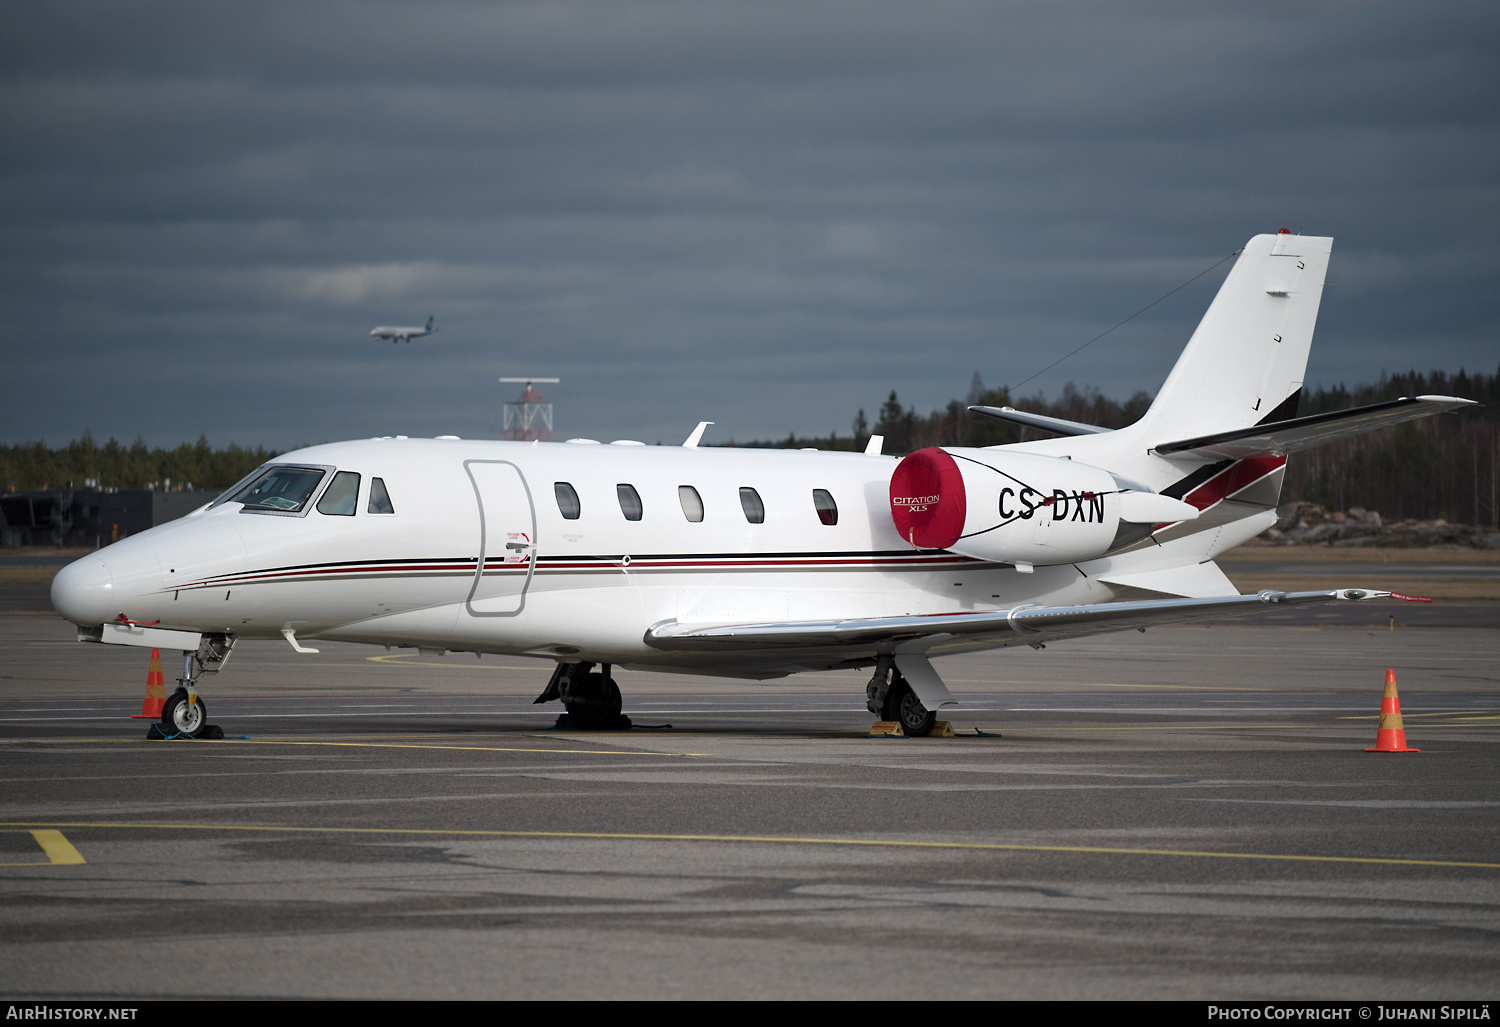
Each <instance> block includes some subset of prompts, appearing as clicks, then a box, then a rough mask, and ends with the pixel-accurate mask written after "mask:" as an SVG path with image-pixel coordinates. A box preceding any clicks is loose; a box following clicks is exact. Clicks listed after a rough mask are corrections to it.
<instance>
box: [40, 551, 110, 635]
mask: <svg viewBox="0 0 1500 1027" xmlns="http://www.w3.org/2000/svg"><path fill="white" fill-rule="evenodd" d="M113 594H114V578H113V577H112V576H111V575H110V573H109V565H108V564H107V563H105V562H104V561H103V560H101V559H100V558H99V557H97V556H85V557H84V558H83V559H81V560H74V561H73V562H72V563H70V564H68V565H67V566H66V567H64V568H63V569H62V570H60V571H58V572H57V577H55V578H53V579H52V606H53V608H54V609H56V610H57V612H58V613H60V614H62V615H63V616H64V617H66V618H67V619H68V620H70V621H72V622H73V623H74V624H102V623H104V622H105V621H107V620H109V619H110V618H112V617H113V616H114V613H113V612H111V611H110V605H111V603H112V601H113Z"/></svg>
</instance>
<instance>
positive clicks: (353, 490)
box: [318, 471, 359, 517]
mask: <svg viewBox="0 0 1500 1027" xmlns="http://www.w3.org/2000/svg"><path fill="white" fill-rule="evenodd" d="M357 502H359V475H357V474H355V473H354V472H353V471H340V472H339V473H338V474H335V475H334V476H333V481H331V482H329V483H328V487H327V488H326V489H324V490H323V498H322V499H320V500H318V513H320V514H329V515H330V516H333V517H353V516H354V505H355V504H356V503H357Z"/></svg>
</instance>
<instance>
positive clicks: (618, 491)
mask: <svg viewBox="0 0 1500 1027" xmlns="http://www.w3.org/2000/svg"><path fill="white" fill-rule="evenodd" d="M615 495H617V496H619V497H620V512H621V513H622V514H624V515H625V519H626V520H627V521H638V520H640V519H641V514H642V513H643V512H644V511H643V508H642V507H641V494H640V493H639V492H637V491H636V490H635V486H634V485H616V486H615Z"/></svg>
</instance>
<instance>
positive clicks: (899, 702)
mask: <svg viewBox="0 0 1500 1027" xmlns="http://www.w3.org/2000/svg"><path fill="white" fill-rule="evenodd" d="M880 715H881V717H882V718H883V719H885V720H894V721H899V722H900V724H901V730H902V732H903V733H905V734H907V735H909V736H910V737H912V738H920V737H922V736H923V735H925V734H927V733H929V732H930V731H931V730H932V726H933V725H934V724H936V723H937V714H936V713H933V712H931V711H930V710H928V709H927V707H925V706H923V705H922V702H921V700H920V699H918V698H917V694H916V693H915V692H913V691H912V690H911V686H910V685H908V684H907V683H906V679H905V678H897V679H896V680H895V681H892V682H891V687H890V691H888V692H886V693H885V705H884V706H883V707H882V708H881V711H880Z"/></svg>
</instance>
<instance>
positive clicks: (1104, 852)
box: [0, 821, 1500, 870]
mask: <svg viewBox="0 0 1500 1027" xmlns="http://www.w3.org/2000/svg"><path fill="white" fill-rule="evenodd" d="M34 826H38V825H37V824H35V823H33V822H17V823H6V822H3V821H0V827H34ZM49 826H51V827H54V828H57V827H68V828H73V827H86V828H108V829H113V830H138V831H246V832H249V831H257V832H282V833H298V834H360V835H371V834H384V835H402V836H420V837H424V838H432V837H446V838H579V839H596V840H601V841H645V842H726V843H727V842H741V843H743V842H749V843H753V844H761V845H833V846H857V847H864V848H897V849H968V850H973V851H981V852H1071V853H1078V854H1083V855H1101V856H1182V857H1193V858H1198V859H1263V860H1276V861H1282V862H1297V863H1365V864H1377V865H1383V866H1418V867H1479V868H1481V869H1485V870H1500V863H1474V862H1468V861H1463V860H1451V859H1392V858H1389V857H1382V856H1299V855H1293V854H1290V853H1280V852H1215V851H1213V850H1198V849H1126V848H1112V847H1106V846H1095V845H1007V844H1003V843H998V842H904V841H891V840H886V839H881V838H804V837H797V836H786V837H783V836H777V835H749V834H646V833H640V832H625V831H476V830H463V829H454V830H443V829H440V828H415V827H398V828H386V827H281V826H277V825H274V824H148V823H114V822H99V823H88V822H83V821H80V822H77V823H73V822H68V823H55V824H51V825H49Z"/></svg>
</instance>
